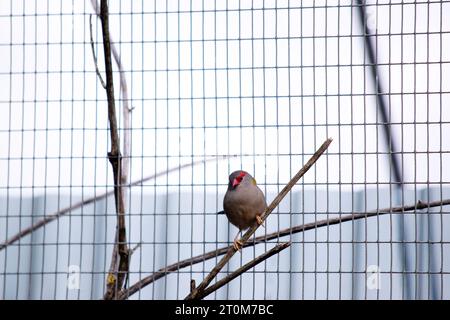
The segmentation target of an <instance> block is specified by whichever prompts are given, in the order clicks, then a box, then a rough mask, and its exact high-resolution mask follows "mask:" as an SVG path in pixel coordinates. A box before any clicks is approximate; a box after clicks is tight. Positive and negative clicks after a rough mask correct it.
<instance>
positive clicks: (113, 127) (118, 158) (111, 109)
mask: <svg viewBox="0 0 450 320" xmlns="http://www.w3.org/2000/svg"><path fill="white" fill-rule="evenodd" d="M100 18H101V22H102V32H103V49H104V50H103V52H104V57H105V72H106V95H107V98H108V120H109V129H110V137H111V151H110V152H109V153H108V158H109V162H110V163H111V166H112V169H113V175H114V199H115V202H116V214H117V230H116V236H117V237H116V240H115V241H116V243H115V245H116V246H117V247H118V248H117V251H118V256H119V260H118V262H117V258H116V251H115V250H113V255H112V258H111V267H110V272H109V275H108V281H107V290H106V293H105V299H113V298H114V297H115V296H116V292H117V291H119V290H121V289H122V286H123V283H124V279H125V276H126V274H127V273H128V269H129V260H128V254H129V251H128V246H127V242H126V241H127V237H126V225H125V206H124V196H123V187H122V185H121V181H122V176H121V171H122V170H121V169H122V155H121V154H120V140H119V132H118V129H117V117H116V106H115V99H114V81H113V70H112V61H111V43H110V35H109V13H108V1H107V0H101V3H100ZM112 270H114V271H115V270H117V273H116V275H114V277H113V273H112V272H113V271H112Z"/></svg>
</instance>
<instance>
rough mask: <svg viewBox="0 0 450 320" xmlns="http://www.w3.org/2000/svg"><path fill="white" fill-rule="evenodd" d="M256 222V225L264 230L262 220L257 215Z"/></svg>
mask: <svg viewBox="0 0 450 320" xmlns="http://www.w3.org/2000/svg"><path fill="white" fill-rule="evenodd" d="M256 222H257V223H258V225H260V226H261V225H262V227H263V228H265V227H264V225H263V223H264V221H263V219H261V217H260V216H258V215H256Z"/></svg>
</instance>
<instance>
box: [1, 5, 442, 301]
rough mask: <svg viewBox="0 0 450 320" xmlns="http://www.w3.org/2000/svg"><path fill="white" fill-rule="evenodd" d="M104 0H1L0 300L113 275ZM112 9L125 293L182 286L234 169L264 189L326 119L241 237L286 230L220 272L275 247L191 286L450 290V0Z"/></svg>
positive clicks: (206, 262) (92, 289) (255, 293)
mask: <svg viewBox="0 0 450 320" xmlns="http://www.w3.org/2000/svg"><path fill="white" fill-rule="evenodd" d="M99 10H100V6H99V4H97V2H96V1H95V0H92V1H74V0H72V1H69V0H64V1H49V0H47V1H43V0H35V1H12V0H10V1H2V2H1V3H0V29H1V30H2V32H0V55H1V57H2V59H1V62H0V87H1V90H0V110H1V116H0V145H1V147H0V298H2V299H98V298H102V297H103V296H104V294H105V290H106V289H105V288H107V286H108V283H109V281H110V278H109V275H110V274H111V273H110V266H111V260H112V256H114V255H113V251H114V248H115V244H116V227H117V216H116V201H115V198H114V186H115V183H114V175H113V170H112V169H111V166H110V163H109V161H108V152H109V151H110V148H111V144H112V141H111V138H110V129H111V125H110V122H109V121H108V120H109V119H108V100H107V95H106V94H105V90H104V88H103V85H104V84H102V81H103V80H102V81H101V80H100V78H103V79H106V78H105V69H106V67H105V66H106V64H105V61H104V47H103V40H102V23H101V20H100V19H99V18H98V15H99ZM109 28H110V30H109V31H110V41H111V50H112V55H113V66H114V70H113V75H114V91H115V93H116V112H117V125H118V133H119V138H120V146H121V152H122V167H121V168H122V169H123V170H122V175H121V180H120V184H121V186H122V187H123V199H124V203H123V206H124V213H125V214H124V218H125V225H126V231H127V233H126V243H127V245H128V247H129V248H130V249H131V252H130V256H129V271H128V272H127V275H126V280H125V284H124V290H129V289H130V288H135V290H134V291H132V292H131V291H128V293H129V294H128V295H126V297H125V298H129V299H182V298H184V297H185V296H186V295H187V294H189V292H190V288H191V280H195V281H196V282H197V284H198V283H200V282H201V281H202V279H203V278H204V277H205V276H206V275H207V274H208V273H209V271H210V270H211V269H212V268H213V267H214V266H215V265H216V264H217V263H218V261H219V260H220V259H221V256H222V255H223V253H224V252H222V253H221V254H218V253H217V252H216V253H215V254H210V255H209V256H208V255H207V254H208V253H211V252H213V253H214V252H215V250H217V249H221V248H227V247H228V246H230V245H231V243H232V242H233V237H234V235H235V234H236V232H237V229H236V228H235V227H234V226H233V225H232V224H230V223H229V221H228V219H227V216H226V215H224V214H218V212H220V211H221V210H222V209H223V207H222V203H223V197H224V195H225V192H226V191H227V185H228V175H229V174H230V173H231V172H233V171H235V170H241V169H242V170H246V171H248V172H249V173H251V174H252V175H253V176H254V177H255V178H256V180H257V181H258V185H259V187H260V188H261V189H262V191H263V192H264V194H265V196H266V199H267V202H268V203H270V202H271V201H272V200H273V199H274V198H275V196H276V195H277V194H278V193H279V192H280V191H281V189H282V188H283V187H284V186H285V185H286V184H287V183H288V182H289V180H290V179H291V177H292V176H293V175H294V174H295V173H296V172H297V171H298V170H299V169H300V168H301V167H302V166H303V164H305V163H306V162H307V161H308V159H309V158H310V157H311V156H312V155H313V153H314V152H315V150H316V149H317V148H318V147H319V146H320V145H321V143H322V142H323V141H325V140H326V139H327V138H328V137H333V139H334V141H333V144H331V146H330V148H329V149H328V150H327V152H326V153H325V154H324V155H323V156H322V157H321V158H320V159H319V160H318V161H317V163H316V164H315V166H314V167H312V168H311V169H310V170H309V171H308V172H307V173H306V174H305V176H304V177H303V178H302V180H300V181H299V183H298V184H296V185H295V186H294V187H293V188H292V190H291V192H290V193H289V194H288V195H287V196H286V197H285V198H284V200H283V201H282V202H281V203H280V205H279V206H278V207H277V208H276V209H275V210H274V212H273V214H271V215H270V217H269V218H268V219H267V220H266V221H265V228H259V229H258V231H257V232H256V236H257V237H263V238H264V237H265V236H267V235H270V234H272V233H277V232H278V231H279V230H284V231H285V232H284V233H283V234H278V235H275V236H273V237H272V238H271V239H270V240H267V239H266V240H267V241H261V242H260V243H253V245H251V246H249V247H246V248H242V250H240V251H239V252H238V253H237V254H235V255H234V256H233V258H231V260H230V261H229V263H228V264H227V265H226V266H225V268H224V269H222V270H221V271H220V272H219V274H218V279H222V278H224V277H225V276H226V275H228V274H229V273H231V272H232V271H234V270H236V269H237V268H239V267H240V266H242V265H244V264H245V263H247V262H248V261H250V260H252V259H254V258H255V257H257V256H259V255H261V254H262V253H264V252H267V251H268V250H270V249H271V248H273V247H274V246H275V245H276V244H277V243H283V242H286V241H289V242H290V243H291V245H290V247H289V248H287V249H286V250H283V251H282V252H280V253H278V254H276V255H274V256H272V257H270V258H268V259H267V260H265V261H264V262H262V263H260V264H258V265H256V266H255V267H253V268H251V269H250V270H248V271H247V272H245V273H243V274H242V275H240V276H239V277H237V278H236V279H234V280H232V281H230V282H229V283H227V284H226V285H224V286H223V287H221V288H220V289H218V290H216V291H214V292H213V293H211V294H210V295H209V296H208V297H206V299H448V298H450V275H449V272H450V232H449V231H448V230H450V218H449V217H450V215H449V211H448V209H449V207H448V206H447V205H448V204H450V201H449V200H448V199H449V198H450V186H449V183H450V182H449V181H450V169H449V168H450V139H449V134H450V130H449V129H450V108H449V103H450V81H446V80H448V79H449V77H450V1H416V2H403V1H346V0H341V1H339V0H336V1H332V0H329V1H287V0H286V1H269V0H259V1H258V0H244V1H237V0H236V1H205V0H191V1H183V0H171V1H160V0H157V1H143V0H142V1H120V0H112V1H109ZM319 222H320V223H319ZM306 226H307V227H306ZM251 241H252V240H250V242H251ZM116 256H117V254H116ZM193 257H196V260H193V259H192V258H193ZM179 261H184V262H185V263H184V264H177V262H179ZM215 281H217V280H215ZM136 285H137V287H136Z"/></svg>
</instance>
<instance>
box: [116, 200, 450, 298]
mask: <svg viewBox="0 0 450 320" xmlns="http://www.w3.org/2000/svg"><path fill="white" fill-rule="evenodd" d="M446 205H450V199H445V200H442V201H432V202H423V201H418V202H417V204H416V205H407V206H398V207H393V208H385V209H379V210H373V211H368V212H359V213H352V214H347V215H345V216H341V217H337V218H332V219H325V220H320V221H314V222H309V223H305V224H302V225H298V226H294V227H291V228H286V229H283V230H280V231H276V232H273V233H269V234H267V235H264V236H259V237H256V238H255V239H253V241H248V242H246V243H245V244H244V246H243V247H244V248H246V247H251V246H254V245H257V244H260V243H264V242H267V241H270V240H274V239H278V238H282V237H286V236H291V235H293V234H296V233H300V232H304V231H308V230H311V229H317V228H322V227H327V226H331V225H335V224H339V223H342V222H347V221H355V220H359V219H365V218H370V217H374V216H381V215H385V214H402V213H403V212H407V211H413V210H421V209H426V208H433V207H440V206H446ZM231 247H232V246H228V247H224V248H219V249H216V250H213V251H210V252H207V253H204V254H201V255H198V256H195V257H192V258H189V259H185V260H182V261H179V262H176V263H174V264H171V265H169V266H167V267H164V268H161V269H159V270H158V271H156V272H155V273H153V274H151V275H149V276H147V277H145V278H143V279H141V280H140V281H138V282H136V283H135V284H134V285H132V286H131V287H130V288H128V289H127V290H124V291H123V292H121V293H120V295H119V299H126V298H128V297H129V296H131V295H133V294H134V293H136V292H138V291H139V290H141V289H143V288H144V287H145V286H147V285H149V284H151V283H152V282H155V281H156V280H158V279H160V278H162V277H164V276H166V275H167V274H169V273H172V272H175V271H178V270H180V269H182V268H185V267H188V266H192V265H194V264H196V263H200V262H205V261H207V260H209V259H213V258H216V257H218V256H221V255H224V254H226V253H227V252H228V250H229V249H230V248H231Z"/></svg>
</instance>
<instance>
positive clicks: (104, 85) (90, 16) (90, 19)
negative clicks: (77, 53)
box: [89, 14, 106, 90]
mask: <svg viewBox="0 0 450 320" xmlns="http://www.w3.org/2000/svg"><path fill="white" fill-rule="evenodd" d="M89 31H90V35H91V49H92V57H93V58H94V65H95V73H97V77H98V79H99V80H100V83H101V84H102V87H103V88H104V89H105V90H106V83H105V81H104V80H103V78H102V75H101V74H100V70H99V69H98V62H97V56H96V55H95V48H94V38H93V37H92V14H91V15H89Z"/></svg>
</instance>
